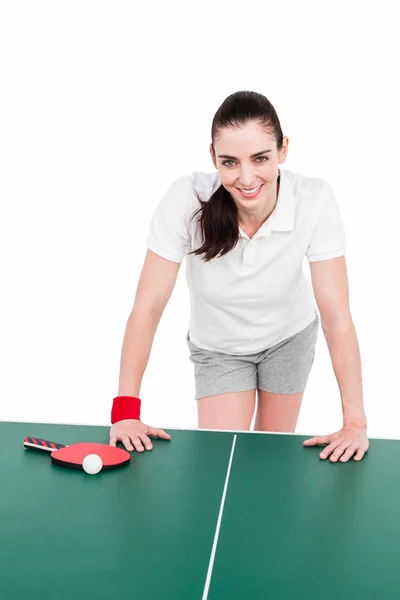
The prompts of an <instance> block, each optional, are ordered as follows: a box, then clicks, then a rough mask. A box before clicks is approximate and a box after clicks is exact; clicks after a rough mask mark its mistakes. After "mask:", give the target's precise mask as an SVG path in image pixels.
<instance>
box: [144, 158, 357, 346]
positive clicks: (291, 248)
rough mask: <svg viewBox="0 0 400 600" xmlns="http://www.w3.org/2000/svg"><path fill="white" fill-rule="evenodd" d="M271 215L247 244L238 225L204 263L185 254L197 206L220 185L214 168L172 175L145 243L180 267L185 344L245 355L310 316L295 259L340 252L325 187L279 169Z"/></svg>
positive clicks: (194, 239)
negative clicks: (223, 249)
mask: <svg viewBox="0 0 400 600" xmlns="http://www.w3.org/2000/svg"><path fill="white" fill-rule="evenodd" d="M280 174H281V178H280V187H279V194H278V199H277V203H276V205H275V208H274V211H273V212H272V213H271V215H270V216H269V217H268V219H267V220H266V221H265V222H264V223H263V225H262V226H261V227H260V228H259V230H258V231H257V232H256V234H255V235H254V236H253V237H252V238H251V239H250V238H249V237H248V235H247V234H246V233H244V232H243V231H242V230H241V229H240V228H239V232H240V238H239V242H238V244H237V245H236V246H235V248H233V249H232V250H231V251H230V252H228V253H227V254H225V255H224V256H222V257H218V258H214V259H212V260H211V261H209V262H204V261H203V259H202V257H201V256H195V255H188V252H191V251H192V250H195V249H196V248H199V247H200V245H201V236H200V231H199V227H198V226H197V227H196V222H197V219H198V215H196V217H195V218H194V219H192V221H189V219H190V217H191V215H192V214H193V213H194V211H195V210H196V209H198V208H199V207H200V203H199V201H198V199H197V197H196V195H195V193H194V190H196V191H197V193H198V194H199V195H200V198H201V199H202V200H205V201H207V200H208V199H209V198H210V196H211V195H212V193H213V192H214V191H215V190H216V189H217V187H219V186H220V184H221V182H220V176H219V173H218V171H216V172H213V173H205V172H194V173H192V174H191V175H189V176H183V177H179V178H178V179H177V180H175V181H174V182H173V183H172V185H170V187H169V188H168V189H167V191H166V193H165V194H164V196H163V197H162V198H161V200H160V202H159V204H158V206H157V208H156V210H155V213H154V215H153V218H152V220H151V224H150V229H149V232H148V237H147V240H146V246H147V248H149V249H150V250H152V251H153V252H155V253H156V254H158V255H160V256H162V257H164V258H166V259H168V260H171V261H174V262H178V263H180V262H182V260H183V258H184V257H186V278H187V282H188V286H189V294H190V324H189V338H190V341H191V342H192V343H193V344H195V345H196V346H198V347H200V348H204V349H207V350H213V351H216V352H223V353H228V354H252V353H254V352H260V351H262V350H265V349H267V348H269V347H271V346H273V345H275V344H277V343H278V342H280V341H282V340H284V339H286V338H288V337H290V336H292V335H294V334H295V333H298V332H299V331H301V330H302V329H304V328H305V327H307V325H309V324H310V323H311V322H312V321H313V320H314V319H315V316H316V306H315V302H314V294H313V290H312V286H311V283H310V282H309V280H308V279H307V278H306V277H305V274H304V272H303V260H304V258H305V257H307V259H308V261H309V262H312V261H317V260H327V259H329V258H334V257H337V256H341V255H343V254H345V246H346V241H345V231H344V226H343V222H342V219H341V215H340V211H339V207H338V204H337V202H336V198H335V195H334V192H333V190H332V187H331V185H330V184H329V183H327V182H326V181H324V180H322V179H317V178H313V177H308V176H305V175H302V174H300V173H295V172H292V171H289V170H286V169H280Z"/></svg>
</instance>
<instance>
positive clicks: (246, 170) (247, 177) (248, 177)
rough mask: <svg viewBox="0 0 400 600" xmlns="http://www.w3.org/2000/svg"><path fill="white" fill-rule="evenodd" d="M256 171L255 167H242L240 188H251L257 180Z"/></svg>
mask: <svg viewBox="0 0 400 600" xmlns="http://www.w3.org/2000/svg"><path fill="white" fill-rule="evenodd" d="M254 171H255V169H254V167H253V165H251V164H250V165H242V166H241V168H240V174H239V185H238V187H244V188H250V187H251V186H252V184H253V183H254V181H255V179H256V178H255V173H254Z"/></svg>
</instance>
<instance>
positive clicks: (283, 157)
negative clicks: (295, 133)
mask: <svg viewBox="0 0 400 600" xmlns="http://www.w3.org/2000/svg"><path fill="white" fill-rule="evenodd" d="M288 151H289V138H288V137H287V136H286V135H285V137H284V138H283V142H282V148H281V149H280V150H279V155H278V164H280V165H281V164H283V163H284V162H285V160H286V157H287V154H288Z"/></svg>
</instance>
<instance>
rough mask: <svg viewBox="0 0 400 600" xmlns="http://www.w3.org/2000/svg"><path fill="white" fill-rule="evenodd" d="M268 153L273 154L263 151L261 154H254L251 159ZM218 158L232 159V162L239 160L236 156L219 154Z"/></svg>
mask: <svg viewBox="0 0 400 600" xmlns="http://www.w3.org/2000/svg"><path fill="white" fill-rule="evenodd" d="M267 152H271V150H261V152H256V153H255V154H252V155H251V156H250V158H255V157H256V156H260V154H266V153H267ZM218 158H231V159H232V160H237V158H236V156H229V155H228V154H218Z"/></svg>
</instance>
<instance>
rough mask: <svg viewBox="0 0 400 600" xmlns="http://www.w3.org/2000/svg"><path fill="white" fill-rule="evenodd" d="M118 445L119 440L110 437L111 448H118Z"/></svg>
mask: <svg viewBox="0 0 400 600" xmlns="http://www.w3.org/2000/svg"><path fill="white" fill-rule="evenodd" d="M116 445H117V438H116V437H114V436H113V437H110V446H116Z"/></svg>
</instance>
